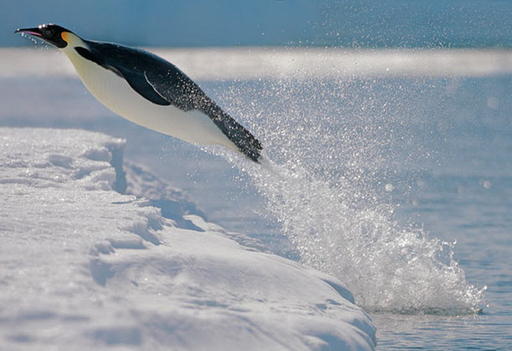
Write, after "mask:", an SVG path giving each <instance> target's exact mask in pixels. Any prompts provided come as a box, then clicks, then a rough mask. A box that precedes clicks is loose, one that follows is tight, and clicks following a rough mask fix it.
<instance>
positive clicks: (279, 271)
mask: <svg viewBox="0 0 512 351" xmlns="http://www.w3.org/2000/svg"><path fill="white" fill-rule="evenodd" d="M0 145H1V148H0V164H1V167H0V193H1V194H2V199H3V200H4V203H3V206H2V214H1V215H2V220H1V221H0V235H1V242H2V244H1V245H0V267H1V268H0V270H1V272H2V274H0V306H1V307H0V349H8V350H42V349H70V350H90V349H91V348H92V347H100V348H108V349H110V348H112V349H116V350H117V349H119V350H121V349H122V350H135V349H137V350H141V349H142V350H146V349H147V350H169V349H172V350H240V349H241V348H242V347H243V348H244V349H245V350H373V349H374V347H375V328H374V327H373V325H372V323H371V320H370V319H369V317H368V315H367V314H366V313H365V312H364V311H363V310H361V309H360V308H359V307H357V306H356V305H354V304H353V303H352V302H353V298H352V296H351V294H350V292H348V290H346V289H345V288H344V287H343V285H342V284H341V283H340V282H339V281H337V280H336V279H334V278H332V277H330V276H327V275H325V274H322V273H320V272H317V271H315V270H312V269H309V268H306V267H303V266H301V265H300V264H298V263H296V262H292V261H289V260H286V259H284V258H280V257H277V256H274V255H270V254H266V253H262V252H258V251H257V250H254V249H252V250H249V249H247V248H246V247H244V246H241V245H239V244H238V243H237V242H235V241H234V240H232V239H230V238H229V237H228V235H226V233H225V231H224V230H223V229H222V228H221V227H219V226H217V225H215V224H212V223H208V222H207V221H206V220H204V219H203V216H202V215H201V212H200V211H199V210H197V208H195V206H194V205H193V204H192V203H191V202H189V201H188V200H187V199H186V197H185V196H184V195H183V194H182V193H181V192H180V191H179V190H177V189H173V188H171V187H169V186H168V185H166V184H165V183H163V182H161V181H159V180H158V179H157V178H156V177H154V176H153V175H151V174H150V173H148V172H146V171H145V170H144V169H143V168H141V167H138V166H136V165H130V164H128V165H125V164H124V162H123V146H124V141H123V140H120V139H115V138H112V137H109V136H106V135H102V134H98V133H92V132H86V131H80V130H55V129H13V128H1V129H0ZM134 194H135V195H137V196H135V195H134ZM155 206H159V207H160V208H158V207H155ZM163 212H166V215H165V216H163V215H162V214H163ZM232 235H233V234H232Z"/></svg>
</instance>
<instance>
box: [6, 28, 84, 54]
mask: <svg viewBox="0 0 512 351" xmlns="http://www.w3.org/2000/svg"><path fill="white" fill-rule="evenodd" d="M15 33H26V34H30V35H32V36H34V37H36V38H40V39H42V40H44V41H46V42H47V43H50V44H52V45H54V46H56V47H58V48H59V49H63V48H65V47H66V46H67V45H68V43H69V40H70V39H71V37H76V35H74V34H73V32H71V31H70V30H68V29H66V28H64V27H61V26H59V25H56V24H51V23H50V24H41V25H39V26H37V27H35V28H20V29H16V31H15Z"/></svg>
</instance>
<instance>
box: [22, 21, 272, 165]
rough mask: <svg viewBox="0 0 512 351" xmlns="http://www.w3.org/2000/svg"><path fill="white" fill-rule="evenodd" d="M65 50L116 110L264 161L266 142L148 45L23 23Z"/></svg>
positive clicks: (92, 88)
mask: <svg viewBox="0 0 512 351" xmlns="http://www.w3.org/2000/svg"><path fill="white" fill-rule="evenodd" d="M15 33H24V34H29V35H32V36H34V37H36V38H39V39H42V40H44V41H46V42H47V43H49V44H51V45H53V46H55V47H57V48H58V49H60V50H61V51H62V52H63V53H64V54H65V55H66V56H67V57H68V59H69V60H70V61H71V63H72V64H73V66H74V68H75V70H76V72H77V73H78V75H79V77H80V79H81V81H82V82H83V84H84V85H85V87H86V88H87V90H89V92H91V94H92V95H93V96H94V97H95V98H96V99H97V100H99V101H100V102H101V103H102V104H103V105H105V106H106V107H107V108H108V109H110V110H111V111H112V112H114V113H115V114H118V115H120V116H122V117H124V118H126V119H128V120H129V121H131V122H134V123H136V124H139V125H141V126H143V127H146V128H149V129H152V130H155V131H158V132H160V133H163V134H166V135H170V136H172V137H175V138H178V139H181V140H184V141H186V142H188V143H191V144H196V145H221V146H224V147H227V148H228V149H231V150H233V151H236V152H239V153H241V154H243V155H245V156H246V157H247V158H249V159H250V160H252V161H254V162H257V163H260V161H261V158H262V150H263V147H262V145H261V143H260V142H259V141H258V140H257V139H256V138H255V137H254V136H253V135H252V134H251V133H250V132H249V131H248V130H247V129H245V128H244V127H243V126H242V125H241V124H240V123H238V122H237V121H235V120H234V119H233V118H232V117H231V116H230V115H229V114H228V113H226V112H225V111H223V110H222V109H221V108H220V107H219V106H218V105H217V104H216V103H215V102H214V101H213V100H212V99H211V98H209V97H208V96H207V95H206V94H205V93H204V92H203V90H202V89H201V88H200V87H199V85H197V84H196V83H194V81H192V79H190V78H189V77H188V76H187V75H186V74H185V73H183V72H182V71H181V70H180V69H179V68H177V67H176V66H175V65H173V64H172V63H170V62H168V61H166V60H164V59H163V58H161V57H159V56H157V55H155V54H153V53H150V52H148V51H145V50H141V49H136V48H130V47H126V46H123V45H119V44H115V43H106V42H99V41H92V40H85V39H83V38H81V37H79V36H78V35H77V34H75V33H73V32H72V31H70V30H68V29H66V28H64V27H61V26H59V25H56V24H43V25H40V26H38V27H35V28H20V29H17V30H16V31H15Z"/></svg>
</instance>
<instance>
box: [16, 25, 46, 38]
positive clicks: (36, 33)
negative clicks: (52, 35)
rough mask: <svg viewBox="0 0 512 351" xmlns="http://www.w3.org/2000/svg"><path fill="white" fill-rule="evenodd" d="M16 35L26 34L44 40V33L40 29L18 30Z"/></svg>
mask: <svg viewBox="0 0 512 351" xmlns="http://www.w3.org/2000/svg"><path fill="white" fill-rule="evenodd" d="M14 33H26V34H30V35H33V36H35V37H38V38H41V39H44V37H43V33H41V30H40V29H39V28H37V27H36V28H18V29H16V30H15V31H14Z"/></svg>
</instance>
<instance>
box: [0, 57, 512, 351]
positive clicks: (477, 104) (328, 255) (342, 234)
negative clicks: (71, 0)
mask: <svg viewBox="0 0 512 351" xmlns="http://www.w3.org/2000/svg"><path fill="white" fill-rule="evenodd" d="M247 55H249V56H251V55H250V53H249V54H247ZM304 55H307V53H304ZM375 55H376V57H377V61H378V58H379V57H378V53H376V54H375ZM249 56H248V57H249ZM420 56H421V55H420ZM240 57H241V59H243V55H241V56H240ZM198 59H199V56H198ZM355 60H356V61H357V56H356V58H355ZM382 60H383V61H385V60H386V58H385V55H383V56H382ZM335 61H336V60H335V58H334V61H333V62H335ZM491 61H492V60H491ZM427 62H428V60H427ZM11 64H12V63H11ZM477 66H478V63H475V64H473V65H471V67H469V68H470V69H473V70H474V72H478V67H477ZM412 67H414V66H412ZM407 68H408V69H409V71H408V73H407V74H405V73H404V75H403V76H400V74H399V72H398V73H397V74H394V75H392V76H365V75H364V72H363V74H360V73H357V74H353V75H351V74H348V75H347V74H343V75H342V76H340V75H339V74H337V73H335V72H330V73H329V72H327V73H325V72H324V73H323V74H322V75H321V76H319V75H317V74H313V75H310V76H308V75H307V74H304V72H300V74H298V75H297V77H295V78H294V75H293V72H291V73H290V75H288V76H287V77H285V78H278V79H272V78H268V77H267V79H261V80H258V79H252V78H247V77H245V78H244V79H243V80H233V79H232V78H230V79H229V80H226V81H218V80H215V81H207V80H203V81H200V83H201V86H202V87H204V89H205V90H206V91H207V92H208V93H209V94H211V95H212V96H213V97H214V98H215V99H216V100H217V101H218V102H219V103H220V104H221V106H223V107H225V108H226V110H228V111H229V112H230V113H231V114H232V115H233V116H234V117H236V118H237V119H239V120H241V121H242V122H243V123H244V124H245V125H246V126H248V127H249V128H250V129H251V130H252V131H253V132H254V133H255V134H256V135H257V136H258V137H259V138H260V139H261V140H262V141H263V143H264V145H265V146H266V156H267V158H268V159H270V160H271V162H272V164H273V166H272V167H271V168H272V170H271V171H269V170H268V169H265V168H262V167H259V166H255V165H251V164H250V163H248V162H246V161H245V160H240V159H238V158H236V157H233V156H232V155H229V154H225V153H222V152H220V153H221V154H222V157H214V156H212V155H211V154H209V153H205V152H202V151H198V149H197V148H195V147H192V146H189V145H186V144H184V143H181V142H177V141H174V140H172V139H170V138H168V137H165V136H161V135H158V134H156V133H153V132H150V131H146V130H144V129H142V128H139V127H137V126H134V125H132V124H130V123H129V122H126V121H124V120H122V119H119V118H117V117H114V116H113V115H112V114H111V113H109V112H108V111H106V110H104V109H102V108H101V107H99V105H96V104H95V102H94V101H93V99H92V98H91V97H90V96H89V95H88V94H87V93H86V92H85V90H84V89H83V87H82V86H81V85H80V83H79V82H78V81H77V80H76V79H73V78H70V77H68V76H66V77H56V76H54V75H47V76H44V75H43V76H41V75H40V74H39V76H38V77H36V76H27V75H25V76H23V77H19V76H16V75H9V77H4V78H2V80H1V81H0V91H1V93H2V94H1V99H2V104H3V106H4V108H3V109H2V111H1V114H0V118H1V122H2V125H17V126H19V125H30V126H38V125H39V126H53V127H79V128H88V129H94V130H100V131H103V132H107V133H110V134H113V135H116V136H122V137H126V138H127V139H128V146H127V150H126V157H127V158H128V159H129V160H134V161H137V162H140V163H143V164H145V165H146V166H149V167H150V168H151V169H152V170H153V171H155V172H156V173H158V174H159V175H160V176H161V177H163V178H164V179H167V180H169V181H170V182H171V183H174V184H177V185H178V186H180V187H182V188H184V189H185V190H186V191H188V192H189V193H190V195H191V197H192V198H193V200H194V201H195V202H196V203H198V205H199V206H200V207H201V208H202V209H203V210H204V212H205V213H206V214H207V217H208V219H209V220H212V221H214V222H218V223H220V224H221V225H223V226H225V227H226V228H227V229H228V230H234V231H238V232H241V233H244V234H247V235H250V236H252V237H253V238H254V239H256V240H258V241H259V242H260V243H262V244H263V247H264V248H265V249H266V250H268V251H271V252H274V253H278V254H281V255H283V256H286V257H289V258H292V259H295V260H300V261H302V262H304V264H308V265H311V266H313V267H315V268H317V269H320V270H324V271H326V272H328V273H330V274H332V275H334V276H336V277H337V278H338V279H340V280H341V281H343V282H344V283H345V284H346V285H347V287H348V288H349V289H350V290H351V291H352V292H353V293H354V295H355V297H356V300H357V302H358V304H360V305H362V306H363V307H365V308H366V309H367V310H368V311H369V312H370V314H371V316H372V318H373V319H374V320H375V322H376V325H377V328H378V342H379V349H381V350H394V349H425V350H448V349H480V350H507V349H510V347H511V346H510V345H511V344H512V339H511V335H512V313H511V305H512V282H511V278H510V276H511V268H512V267H511V260H510V255H511V254H512V239H511V234H512V216H511V212H512V200H511V199H512V157H511V151H512V138H511V137H512V125H511V120H512V118H511V112H512V100H511V99H510V97H509V96H510V91H511V90H512V77H511V76H510V75H508V73H503V72H501V73H500V72H495V71H494V72H493V75H486V74H478V77H476V76H475V75H474V74H472V73H471V74H468V76H465V75H464V74H459V75H458V76H456V77H453V76H449V75H447V76H446V77H444V76H442V75H440V74H439V72H437V71H439V67H437V66H436V67H433V70H437V71H436V72H437V73H436V75H435V77H428V74H426V73H425V70H426V68H425V66H424V65H423V66H421V67H420V68H418V70H420V69H421V70H422V74H420V75H414V74H411V66H408V67H407ZM427 68H428V67H427ZM434 68H435V69H434ZM453 68H454V69H455V68H456V67H453ZM457 69H459V70H460V67H457ZM444 70H445V71H447V72H450V67H449V65H447V66H446V67H444ZM427 71H428V70H427ZM306 73H307V72H306ZM27 97H30V98H27ZM28 102H30V103H28ZM207 151H212V150H210V149H208V150H207ZM213 151H214V152H215V153H219V150H213ZM226 158H227V159H228V161H226Z"/></svg>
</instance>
